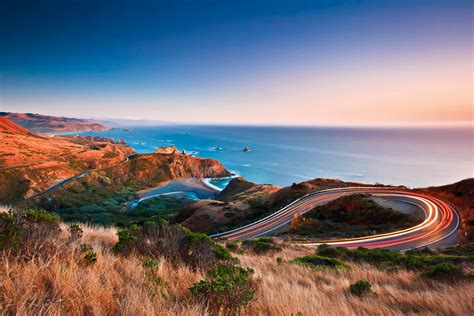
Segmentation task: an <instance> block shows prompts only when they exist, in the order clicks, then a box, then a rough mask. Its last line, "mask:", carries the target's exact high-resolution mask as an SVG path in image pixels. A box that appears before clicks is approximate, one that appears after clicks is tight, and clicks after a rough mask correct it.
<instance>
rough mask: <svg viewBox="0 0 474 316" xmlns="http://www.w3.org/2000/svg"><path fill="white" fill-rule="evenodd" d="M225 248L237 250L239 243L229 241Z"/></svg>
mask: <svg viewBox="0 0 474 316" xmlns="http://www.w3.org/2000/svg"><path fill="white" fill-rule="evenodd" d="M225 246H226V247H227V249H229V250H230V251H234V252H235V251H238V250H239V245H238V244H237V243H236V242H233V241H229V242H228V243H227V244H226V245H225Z"/></svg>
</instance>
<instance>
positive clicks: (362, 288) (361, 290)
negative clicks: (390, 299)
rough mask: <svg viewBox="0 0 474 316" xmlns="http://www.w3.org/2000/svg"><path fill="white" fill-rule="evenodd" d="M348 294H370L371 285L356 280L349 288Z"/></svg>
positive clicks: (365, 281)
mask: <svg viewBox="0 0 474 316" xmlns="http://www.w3.org/2000/svg"><path fill="white" fill-rule="evenodd" d="M349 292H350V293H351V294H353V295H357V296H364V295H367V294H369V293H371V292H372V284H370V282H369V281H367V280H358V281H357V282H355V283H353V284H351V285H350V286H349Z"/></svg>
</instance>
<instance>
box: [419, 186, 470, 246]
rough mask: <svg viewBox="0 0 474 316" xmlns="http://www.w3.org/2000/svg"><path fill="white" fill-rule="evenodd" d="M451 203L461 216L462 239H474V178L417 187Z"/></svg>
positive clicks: (467, 240)
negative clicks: (446, 183) (436, 185)
mask: <svg viewBox="0 0 474 316" xmlns="http://www.w3.org/2000/svg"><path fill="white" fill-rule="evenodd" d="M415 191H417V192H420V193H425V194H429V195H432V196H435V197H437V198H439V199H441V200H444V201H446V202H448V203H450V204H451V205H452V206H453V207H454V208H455V209H456V211H457V212H458V214H459V216H460V217H461V226H460V230H461V234H460V236H461V241H463V242H471V241H474V178H469V179H465V180H461V181H459V182H456V183H453V184H448V185H443V186H439V187H429V188H422V189H416V190H415Z"/></svg>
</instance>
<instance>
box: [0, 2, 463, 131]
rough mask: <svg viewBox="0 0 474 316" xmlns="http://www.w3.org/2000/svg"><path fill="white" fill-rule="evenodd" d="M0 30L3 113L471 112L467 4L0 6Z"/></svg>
mask: <svg viewBox="0 0 474 316" xmlns="http://www.w3.org/2000/svg"><path fill="white" fill-rule="evenodd" d="M0 27H1V30H0V34H1V42H0V45H1V47H0V57H1V58H0V72H1V73H0V76H1V77H0V80H1V81H0V89H1V90H0V93H1V95H0V102H1V104H0V106H1V110H5V111H19V112H39V113H47V114H56V115H69V116H81V117H104V118H105V117H116V118H119V117H120V118H141V119H157V120H170V121H188V122H189V121H191V122H193V121H195V122H214V123H219V122H223V123H256V124H260V123H261V124H353V123H355V124H357V123H361V124H363V123H368V124H370V123H384V122H387V123H396V122H406V121H443V120H447V121H463V120H471V119H472V94H471V91H470V89H471V88H470V87H469V86H471V87H472V75H471V73H470V71H469V70H470V69H469V66H471V67H472V60H471V54H472V48H471V47H472V5H471V4H470V3H469V2H468V1H168V2H164V1H41V3H40V1H6V2H5V1H3V2H2V10H1V13H0ZM430 91H433V92H430ZM433 93H434V95H433ZM368 94H370V96H371V97H370V98H368V97H367V95H368ZM344 95H345V96H346V97H344ZM377 107H383V108H384V109H386V111H384V112H386V115H374V114H373V112H374V109H375V108H377ZM414 108H419V110H418V111H416V110H414ZM361 110H362V111H365V112H367V113H369V115H365V116H364V115H360V114H359V113H360V112H361ZM427 112H430V114H426V113H427Z"/></svg>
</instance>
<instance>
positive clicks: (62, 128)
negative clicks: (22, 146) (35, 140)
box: [0, 112, 107, 134]
mask: <svg viewBox="0 0 474 316" xmlns="http://www.w3.org/2000/svg"><path fill="white" fill-rule="evenodd" d="M0 117H5V118H8V119H9V120H11V121H13V122H15V123H16V124H18V125H20V126H22V127H24V128H26V129H28V130H30V131H31V132H33V133H36V134H60V133H72V132H100V131H104V130H106V129H107V127H106V126H104V125H102V124H100V123H98V122H95V121H93V120H86V119H77V118H69V117H58V116H49V115H41V114H33V113H11V112H0Z"/></svg>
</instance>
